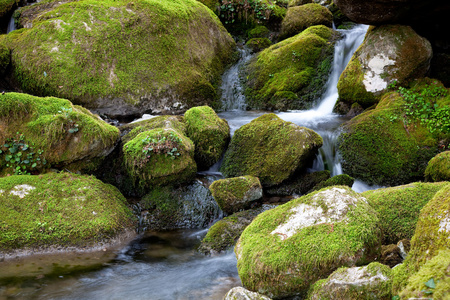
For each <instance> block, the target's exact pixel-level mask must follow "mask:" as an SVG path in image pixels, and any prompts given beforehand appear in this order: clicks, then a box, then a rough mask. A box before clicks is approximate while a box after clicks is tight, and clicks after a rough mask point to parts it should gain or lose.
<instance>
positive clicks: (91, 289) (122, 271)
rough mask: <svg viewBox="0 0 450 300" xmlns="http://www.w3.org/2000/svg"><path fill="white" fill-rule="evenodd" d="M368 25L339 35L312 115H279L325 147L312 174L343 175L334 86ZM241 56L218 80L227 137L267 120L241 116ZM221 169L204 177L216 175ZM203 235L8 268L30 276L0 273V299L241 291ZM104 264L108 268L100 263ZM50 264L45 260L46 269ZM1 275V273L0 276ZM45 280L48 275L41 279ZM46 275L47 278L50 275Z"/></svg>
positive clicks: (208, 295) (204, 295) (150, 236)
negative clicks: (84, 263)
mask: <svg viewBox="0 0 450 300" xmlns="http://www.w3.org/2000/svg"><path fill="white" fill-rule="evenodd" d="M366 31H367V26H363V25H359V26H356V27H354V28H353V29H350V30H345V31H342V33H343V35H344V38H343V39H342V40H340V41H339V42H338V43H337V44H336V49H335V58H334V65H333V68H332V73H331V74H330V78H329V80H328V84H327V90H326V92H325V93H324V95H323V96H322V98H321V99H319V100H318V101H317V102H318V104H317V106H316V108H314V109H311V110H308V111H291V112H282V113H277V115H278V116H279V117H280V118H282V119H283V120H286V121H290V122H293V123H295V124H298V125H301V126H305V127H308V128H311V129H313V130H314V131H316V132H317V133H319V134H320V135H321V136H322V137H323V140H324V145H323V147H322V148H321V149H320V154H319V155H318V156H317V159H316V161H315V162H314V166H313V169H314V170H323V169H328V170H330V172H331V175H332V176H334V175H338V174H341V173H342V170H341V166H340V162H339V157H338V153H337V151H336V138H337V135H338V133H337V130H338V127H339V125H340V124H342V122H344V121H345V119H344V118H342V117H340V116H338V115H335V114H333V113H332V109H333V106H334V103H335V102H336V100H337V97H338V96H337V87H336V86H337V81H338V79H339V76H340V74H341V72H342V71H343V70H344V68H345V66H346V65H347V63H348V61H349V60H350V58H351V56H352V54H353V52H354V51H355V50H356V48H357V47H358V46H359V45H360V44H361V43H362V41H363V38H364V34H365V32H366ZM250 57H251V56H250V54H249V53H248V52H247V51H246V50H241V59H240V61H239V62H238V63H237V64H236V65H235V66H233V67H231V68H230V69H229V70H228V71H227V72H226V73H225V74H224V76H223V86H222V89H223V95H224V96H223V97H224V101H225V103H226V104H225V108H226V111H225V112H222V113H220V114H219V115H220V116H221V117H222V118H225V119H226V120H227V121H228V123H229V125H230V128H231V131H232V133H233V132H234V131H235V130H236V129H238V128H239V127H241V126H242V125H244V124H246V123H248V122H250V121H251V120H253V119H255V118H257V117H259V116H260V115H262V114H264V113H266V112H263V111H244V110H243V108H244V107H245V102H244V101H245V98H244V97H243V95H242V88H241V86H240V85H239V80H238V72H239V68H240V66H242V64H244V63H245V62H246V61H248V59H249V58H250ZM217 167H218V166H213V167H212V168H211V169H210V171H209V172H206V173H212V174H215V172H217ZM368 188H369V187H368V186H366V185H365V184H364V183H362V182H358V181H357V182H356V183H355V185H354V186H353V189H354V190H356V191H358V192H360V191H362V190H366V189H368ZM206 231H207V229H198V230H178V231H172V232H145V233H143V234H141V235H140V236H139V238H138V239H136V240H135V241H134V242H132V243H131V244H130V245H128V246H127V247H125V248H124V249H122V250H120V251H119V252H118V254H117V255H116V254H115V253H114V259H112V260H111V253H105V254H104V255H103V257H101V256H102V255H100V257H86V256H82V255H78V254H77V255H74V256H73V257H72V258H71V261H70V262H61V261H59V260H58V261H56V260H55V259H54V258H52V257H51V256H50V257H49V258H47V260H48V259H50V260H52V259H53V260H54V262H52V263H51V264H50V265H51V266H52V269H51V270H50V271H49V270H43V267H42V266H41V264H44V262H43V260H44V261H45V259H43V258H37V259H34V260H33V261H25V262H23V261H17V262H15V261H13V263H10V264H9V265H8V268H9V271H8V272H9V274H18V273H20V272H13V271H11V269H14V268H16V270H26V272H27V277H18V276H17V275H12V276H11V277H9V278H5V273H3V272H7V271H5V269H3V268H2V269H0V300H3V299H152V300H157V299H161V300H163V299H169V300H170V299H222V298H223V296H224V295H225V293H226V292H227V291H228V290H229V289H231V288H232V287H234V286H239V285H241V283H240V280H239V277H238V274H237V267H236V257H235V255H234V253H233V252H231V251H230V252H228V253H225V254H221V255H218V256H213V257H207V256H204V255H202V254H199V253H197V251H196V246H197V245H198V243H199V242H200V240H201V239H202V238H203V236H204V235H205V234H206ZM77 260H78V261H80V260H98V263H97V264H95V263H94V264H93V265H92V267H91V268H90V270H88V271H86V270H84V271H79V272H77V271H76V266H77V264H78V265H81V263H79V262H78V263H77ZM105 261H107V262H105ZM45 264H46V265H49V263H48V261H47V262H45ZM2 273H3V274H2ZM43 274H45V275H43ZM49 274H50V275H49Z"/></svg>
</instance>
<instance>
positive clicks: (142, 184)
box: [122, 128, 197, 190]
mask: <svg viewBox="0 0 450 300" xmlns="http://www.w3.org/2000/svg"><path fill="white" fill-rule="evenodd" d="M122 149H123V160H124V163H125V166H126V169H127V172H128V175H129V176H130V177H131V178H132V179H133V180H134V182H135V186H136V187H138V188H139V189H143V190H149V189H151V188H153V187H155V186H161V185H169V184H173V183H178V184H181V183H183V182H188V181H190V180H192V179H193V178H194V176H195V173H196V172H197V165H196V164H195V161H194V144H193V143H192V141H191V140H190V139H189V138H188V137H186V136H185V135H184V134H183V133H181V132H179V131H177V130H176V129H173V128H156V129H152V130H148V131H144V132H141V133H139V134H138V135H137V136H136V137H134V138H133V139H132V140H130V141H129V142H127V143H126V144H125V145H123V148H122Z"/></svg>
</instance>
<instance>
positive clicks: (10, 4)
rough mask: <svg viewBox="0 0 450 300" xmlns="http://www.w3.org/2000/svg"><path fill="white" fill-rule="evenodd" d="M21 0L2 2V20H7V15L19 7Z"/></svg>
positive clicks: (0, 16) (0, 5) (0, 8)
mask: <svg viewBox="0 0 450 300" xmlns="http://www.w3.org/2000/svg"><path fill="white" fill-rule="evenodd" d="M19 2H20V1H19V0H0V19H3V18H4V19H7V15H8V14H9V13H11V12H12V11H13V10H14V8H15V7H17V5H18V3H19Z"/></svg>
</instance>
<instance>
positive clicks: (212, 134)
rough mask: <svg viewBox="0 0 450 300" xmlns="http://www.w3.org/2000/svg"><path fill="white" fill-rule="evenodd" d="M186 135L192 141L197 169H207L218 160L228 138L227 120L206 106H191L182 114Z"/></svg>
mask: <svg viewBox="0 0 450 300" xmlns="http://www.w3.org/2000/svg"><path fill="white" fill-rule="evenodd" d="M184 120H185V122H186V135H187V136H188V137H189V138H190V139H191V140H192V141H193V142H194V145H195V155H194V157H195V161H196V163H197V166H198V168H199V169H208V168H209V167H211V166H212V165H213V164H215V163H216V162H217V161H219V159H220V157H221V156H222V154H223V152H224V151H225V148H226V146H227V144H228V142H229V140H230V127H229V126H228V122H227V121H226V120H224V119H221V118H219V116H218V115H217V114H216V113H215V112H214V110H213V109H212V108H210V107H208V106H200V107H193V108H191V109H189V110H188V111H186V113H185V114H184Z"/></svg>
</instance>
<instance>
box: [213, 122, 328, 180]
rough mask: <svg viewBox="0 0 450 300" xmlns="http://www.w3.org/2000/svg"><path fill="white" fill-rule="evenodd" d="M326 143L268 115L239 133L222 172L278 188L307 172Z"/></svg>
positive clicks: (308, 131) (228, 151)
mask: <svg viewBox="0 0 450 300" xmlns="http://www.w3.org/2000/svg"><path fill="white" fill-rule="evenodd" d="M322 143H323V141H322V138H321V137H320V136H319V135H318V134H317V133H315V132H314V131H312V130H310V129H307V128H304V127H299V126H297V125H294V124H293V123H291V122H285V121H283V120H282V119H280V118H279V117H278V116H276V115H275V114H265V115H262V116H261V117H259V118H256V119H254V120H253V121H252V122H250V123H249V124H246V125H244V126H242V127H241V128H239V129H238V130H237V131H236V132H235V134H234V136H233V138H232V139H231V143H230V145H229V147H228V150H227V151H226V152H225V155H224V158H223V162H222V166H221V172H222V173H223V174H224V175H225V176H226V177H237V176H242V175H253V176H256V177H258V178H259V180H260V181H261V184H262V185H265V186H271V185H276V184H279V183H281V182H282V181H283V180H285V179H287V178H288V177H289V176H290V175H291V174H293V173H294V172H295V171H297V170H300V169H302V168H305V167H306V166H307V164H308V163H309V162H311V158H312V156H313V155H314V153H315V151H317V149H318V148H319V147H321V146H322Z"/></svg>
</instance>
